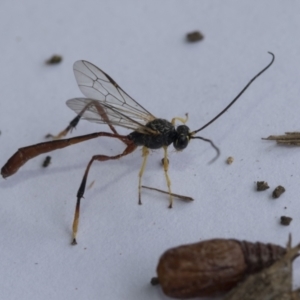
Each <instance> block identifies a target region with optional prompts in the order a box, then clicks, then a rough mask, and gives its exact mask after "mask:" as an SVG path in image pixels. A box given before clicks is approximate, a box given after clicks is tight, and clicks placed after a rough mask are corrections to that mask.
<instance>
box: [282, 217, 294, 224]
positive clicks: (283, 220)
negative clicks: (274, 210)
mask: <svg viewBox="0 0 300 300" xmlns="http://www.w3.org/2000/svg"><path fill="white" fill-rule="evenodd" d="M292 220H293V218H291V217H287V216H281V217H280V224H281V225H285V226H289V225H290V223H291V222H292Z"/></svg>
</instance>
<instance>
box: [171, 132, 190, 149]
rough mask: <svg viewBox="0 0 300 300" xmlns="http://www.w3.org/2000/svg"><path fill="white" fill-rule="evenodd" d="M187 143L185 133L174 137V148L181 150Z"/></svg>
mask: <svg viewBox="0 0 300 300" xmlns="http://www.w3.org/2000/svg"><path fill="white" fill-rule="evenodd" d="M188 143H189V139H188V137H187V136H186V135H183V134H180V135H179V136H178V137H177V139H175V141H174V143H173V145H174V148H175V149H176V150H183V149H184V148H186V146H187V144H188Z"/></svg>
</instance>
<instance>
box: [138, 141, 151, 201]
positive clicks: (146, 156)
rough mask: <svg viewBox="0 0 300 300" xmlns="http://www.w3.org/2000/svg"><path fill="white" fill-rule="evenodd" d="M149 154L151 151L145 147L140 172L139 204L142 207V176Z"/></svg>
mask: <svg viewBox="0 0 300 300" xmlns="http://www.w3.org/2000/svg"><path fill="white" fill-rule="evenodd" d="M148 154H149V149H148V148H147V147H143V149H142V156H143V158H144V159H143V163H142V167H141V169H140V172H139V204H140V205H141V204H142V201H141V189H142V176H143V173H144V171H145V167H146V163H147V158H148Z"/></svg>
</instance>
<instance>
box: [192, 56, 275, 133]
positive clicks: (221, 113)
mask: <svg viewBox="0 0 300 300" xmlns="http://www.w3.org/2000/svg"><path fill="white" fill-rule="evenodd" d="M268 53H269V54H271V55H272V61H271V62H270V63H269V64H268V65H267V66H266V67H265V68H264V69H263V70H261V71H260V72H259V73H258V74H257V75H256V76H254V77H253V78H252V79H251V80H250V81H249V82H248V84H247V85H246V86H245V87H244V88H243V89H242V90H241V91H240V93H239V94H238V95H237V96H236V97H235V98H234V99H233V100H232V101H231V102H230V103H229V105H227V106H226V107H225V108H224V109H223V110H222V111H221V112H220V113H219V114H218V115H217V116H215V117H214V118H213V119H212V120H210V121H209V122H208V123H206V124H205V125H204V126H202V127H201V128H200V129H198V130H195V131H193V132H192V133H191V135H194V134H195V133H197V132H199V131H201V130H203V129H204V128H206V127H207V126H208V125H210V124H211V123H213V122H214V121H216V120H217V119H218V118H219V117H220V116H221V115H223V114H224V112H225V111H226V110H227V109H228V108H229V107H230V106H231V105H233V103H234V102H235V101H236V100H237V99H239V98H240V96H241V95H242V94H243V93H244V92H245V91H246V89H247V88H248V87H249V86H250V84H251V83H252V82H253V81H254V80H255V79H256V78H257V77H258V76H260V75H261V74H262V73H263V72H265V71H266V70H267V69H268V68H269V67H270V66H271V65H272V64H273V62H274V60H275V55H274V54H273V53H272V52H268Z"/></svg>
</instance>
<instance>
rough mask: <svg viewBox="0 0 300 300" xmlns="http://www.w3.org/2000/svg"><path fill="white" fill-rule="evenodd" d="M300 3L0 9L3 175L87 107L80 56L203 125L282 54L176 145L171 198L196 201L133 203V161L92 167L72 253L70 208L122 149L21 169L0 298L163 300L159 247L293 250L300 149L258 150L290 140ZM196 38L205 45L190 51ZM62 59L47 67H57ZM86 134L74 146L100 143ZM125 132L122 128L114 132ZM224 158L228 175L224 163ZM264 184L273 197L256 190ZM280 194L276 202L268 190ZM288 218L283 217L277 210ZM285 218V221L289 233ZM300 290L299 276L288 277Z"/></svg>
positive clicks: (6, 189)
mask: <svg viewBox="0 0 300 300" xmlns="http://www.w3.org/2000/svg"><path fill="white" fill-rule="evenodd" d="M299 9H300V4H299V1H289V3H288V5H287V4H286V3H285V2H284V1H259V2H256V3H254V2H253V1H212V0H209V1H188V2H187V1H148V2H147V3H146V2H141V1H116V0H115V1H91V0H87V1H82V2H81V1H63V2H62V1H56V0H53V1H51V2H46V1H34V0H31V1H26V2H25V1H2V3H1V9H0V40H1V42H0V53H1V55H0V66H1V67H0V88H1V97H0V130H1V131H2V134H1V136H0V147H1V148H0V149H1V150H0V153H1V154H0V165H1V166H2V165H4V164H5V162H6V161H7V159H8V158H9V157H10V156H11V155H12V154H13V153H14V152H15V151H16V150H17V149H18V148H20V147H24V146H27V145H31V144H35V143H39V142H42V141H44V139H43V138H44V136H45V134H47V133H49V132H51V133H58V132H59V131H60V130H62V129H63V128H65V127H66V125H67V124H68V122H69V121H70V120H71V119H72V118H73V117H74V113H73V112H72V111H71V110H70V109H68V108H67V107H66V105H65V101H66V100H67V99H69V98H72V97H82V95H81V92H80V91H79V89H78V87H77V85H76V81H75V79H74V76H73V72H72V65H73V62H74V61H76V60H78V59H85V60H88V61H91V62H92V63H94V64H95V65H97V66H99V67H100V68H102V69H103V70H105V71H106V72H107V73H108V74H109V75H110V76H111V77H112V78H114V79H115V80H116V81H117V82H118V83H119V84H120V86H121V87H122V88H123V89H124V90H125V91H126V92H127V93H128V94H129V95H131V96H132V97H133V98H134V99H136V100H137V101H138V102H140V103H141V104H142V105H143V106H144V107H146V108H147V109H148V110H149V111H151V112H152V113H153V114H154V115H155V116H157V117H163V118H166V119H169V120H170V119H171V118H172V117H174V116H184V114H185V113H186V112H188V113H189V122H188V126H190V128H191V129H192V130H195V129H197V128H199V127H201V126H202V125H203V124H205V123H206V122H208V121H209V120H210V119H211V118H212V117H214V116H215V115H216V114H217V113H219V111H221V110H222V109H223V108H224V107H225V106H226V105H227V104H228V103H229V102H230V101H231V100H232V99H233V98H234V97H235V96H236V95H237V94H238V92H239V91H240V90H241V89H242V88H243V87H244V86H245V84H246V83H247V82H248V81H249V80H250V79H251V78H252V77H253V76H254V75H255V74H256V73H258V72H259V71H260V70H261V69H263V68H264V67H265V66H266V65H267V64H268V63H269V62H270V60H271V56H270V55H269V54H267V51H272V52H274V53H275V55H276V60H275V63H274V65H273V66H272V67H271V68H270V69H269V70H268V71H267V72H266V73H264V74H263V75H262V76H261V77H260V78H259V79H257V81H255V83H253V85H252V86H251V87H250V89H249V90H247V92H246V93H245V94H244V95H243V96H242V97H241V98H240V99H239V101H238V102H237V103H236V104H235V105H234V106H233V107H232V108H231V109H230V110H229V111H228V112H227V113H226V114H225V115H223V116H222V118H220V119H219V120H218V121H216V122H215V123H214V124H213V125H211V126H210V127H208V128H207V129H205V131H203V132H202V133H201V135H202V136H204V137H207V138H211V139H212V140H213V141H214V142H215V144H217V145H218V146H219V147H220V149H221V157H220V158H219V160H217V161H216V162H215V163H214V164H212V165H208V161H209V160H211V159H212V157H213V156H214V155H215V152H214V150H213V149H212V148H211V147H210V146H209V144H207V143H204V142H201V141H198V140H194V141H192V142H191V143H190V145H189V147H188V148H187V149H186V150H184V151H183V152H182V153H179V154H176V153H175V151H174V150H173V148H172V147H170V151H169V153H170V156H169V158H170V170H169V175H170V177H171V180H172V189H173V191H174V192H175V193H179V194H184V195H189V196H192V197H194V198H195V201H194V202H193V203H190V204H186V203H182V202H180V201H178V200H175V203H174V208H173V209H172V210H169V209H168V208H167V206H168V198H167V196H165V195H161V194H158V193H156V192H152V191H143V194H142V201H143V205H142V206H139V205H137V200H138V199H137V183H138V179H137V174H138V171H139V168H140V165H141V151H140V150H137V151H135V152H134V153H133V154H132V155H130V156H127V157H125V158H123V159H121V160H119V161H111V162H105V163H97V162H96V163H94V165H93V167H92V169H91V172H90V175H89V178H88V183H90V182H92V181H93V180H95V184H94V186H93V188H91V189H90V190H87V191H86V194H85V199H83V201H82V210H81V219H80V227H79V235H78V242H79V244H78V245H77V246H76V247H73V246H71V245H70V240H71V224H72V220H73V213H74V208H75V200H76V198H75V195H76V192H77V189H78V187H79V184H80V181H81V178H82V176H83V172H84V169H85V166H86V164H87V163H88V161H89V159H90V157H91V156H92V155H93V154H108V155H113V154H117V153H119V152H121V151H123V145H122V144H121V143H120V142H118V141H114V140H111V139H105V138H103V139H98V140H94V141H89V142H86V143H83V144H80V145H77V146H73V147H70V148H65V149H64V150H60V151H56V152H53V153H51V156H52V160H53V161H52V164H51V165H50V167H49V168H47V169H43V168H41V164H42V162H43V160H44V157H45V156H46V155H41V156H40V157H37V158H35V159H33V160H32V161H30V162H28V163H27V164H26V165H25V166H24V167H23V168H21V169H20V170H19V172H18V173H17V174H15V175H14V176H12V177H9V178H8V179H7V180H3V179H2V180H1V181H0V193H1V194H0V195H1V197H0V207H1V210H0V253H1V258H0V272H1V274H0V298H1V299H7V300H10V299H56V300H60V299H73V300H77V299H86V300H89V299H111V300H113V299H151V300H153V299H167V297H165V296H164V295H163V294H162V292H161V291H160V289H159V288H158V287H152V286H151V285H150V284H149V281H150V279H151V277H152V276H154V275H155V269H156V264H157V261H158V258H159V256H160V255H161V254H162V253H163V252H164V251H165V250H166V249H168V248H170V247H173V246H177V245H180V244H185V243H193V242H196V241H199V240H204V239H211V238H216V237H221V238H237V239H246V240H249V241H261V242H272V243H277V244H280V245H285V243H286V241H287V238H288V233H289V232H291V233H292V235H293V241H294V243H296V242H299V241H300V232H299V230H298V229H299V226H300V224H299V223H300V219H299V216H300V199H299V195H300V185H299V183H300V173H299V167H298V161H299V158H300V149H299V148H296V147H295V148H286V147H279V146H276V144H275V143H273V142H267V141H262V140H261V137H267V136H269V135H270V134H283V133H284V132H285V131H297V130H300V124H299V122H300V121H299V108H300V103H299V97H300V96H299V95H300V62H299V57H300V48H299V45H300V44H299V26H300V18H299ZM195 29H199V30H200V31H201V32H203V34H204V35H205V39H204V40H203V41H202V42H199V43H195V44H188V43H187V42H186V41H185V34H186V33H187V32H190V31H193V30H195ZM54 53H58V54H61V55H63V58H64V60H63V62H62V63H61V64H60V65H57V66H47V65H45V64H44V61H45V60H46V59H47V58H49V57H50V56H51V55H52V54H54ZM107 130H108V129H107V127H106V126H100V125H97V124H93V123H89V122H86V121H82V122H81V123H80V124H79V126H78V128H77V130H76V131H74V132H73V134H72V136H75V135H80V134H87V133H91V132H95V131H107ZM120 131H121V132H123V133H125V134H127V133H129V132H128V131H124V130H122V129H121V130H120ZM162 155H163V153H162V151H161V150H160V151H153V152H152V153H151V156H150V157H149V163H148V165H147V169H146V173H145V175H144V177H143V183H144V184H145V185H148V186H153V187H158V188H161V189H164V190H165V189H166V184H165V178H164V174H163V171H162V168H161V165H160V160H161V158H162ZM228 156H234V159H235V160H234V163H233V164H232V165H230V166H228V165H227V164H226V163H225V160H226V158H227V157H228ZM258 180H266V181H268V182H269V185H270V187H271V188H270V189H269V190H268V191H266V192H261V193H258V192H256V191H255V182H256V181H258ZM279 184H281V185H283V186H285V187H286V192H285V194H284V195H282V197H281V198H279V199H278V200H272V197H271V193H272V190H273V189H274V188H275V187H276V186H277V185H279ZM285 207H286V209H285ZM281 215H288V216H291V217H292V218H293V221H292V223H291V225H290V226H289V227H283V226H281V225H280V224H279V219H280V216H281ZM294 268H295V286H296V287H299V279H300V263H299V262H296V263H295V264H294Z"/></svg>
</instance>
